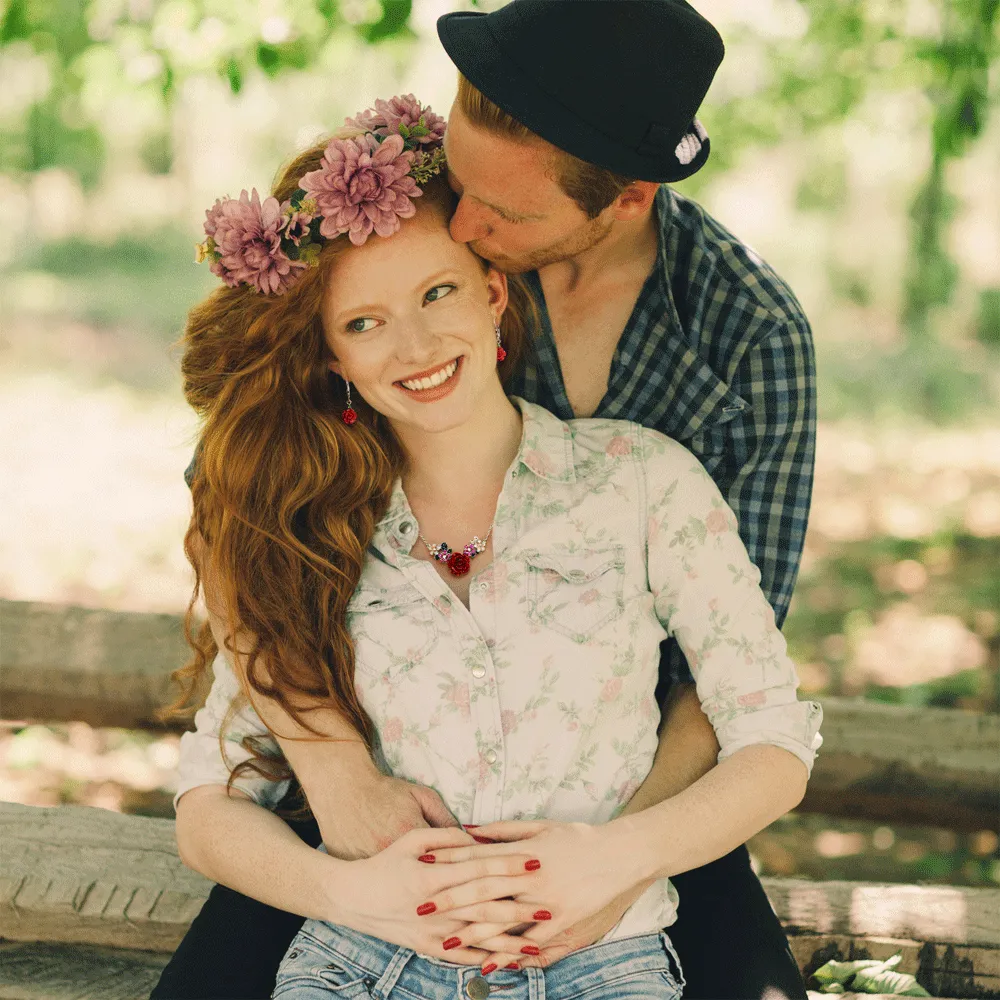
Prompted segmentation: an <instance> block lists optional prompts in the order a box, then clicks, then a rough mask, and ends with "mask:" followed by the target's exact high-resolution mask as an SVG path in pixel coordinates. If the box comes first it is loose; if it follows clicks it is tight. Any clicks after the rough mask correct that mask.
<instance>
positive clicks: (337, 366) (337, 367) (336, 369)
mask: <svg viewBox="0 0 1000 1000" xmlns="http://www.w3.org/2000/svg"><path fill="white" fill-rule="evenodd" d="M327 367H328V368H329V369H330V371H332V372H333V374H334V375H339V376H340V377H341V378H343V377H344V368H343V366H342V365H341V363H340V362H339V361H338V360H337V359H336V358H331V359H330V360H329V361H328V362H327Z"/></svg>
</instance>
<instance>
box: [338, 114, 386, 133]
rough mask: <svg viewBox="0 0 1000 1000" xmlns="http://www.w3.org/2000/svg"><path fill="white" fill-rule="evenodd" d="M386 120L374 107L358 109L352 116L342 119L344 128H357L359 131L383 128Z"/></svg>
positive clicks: (372, 130)
mask: <svg viewBox="0 0 1000 1000" xmlns="http://www.w3.org/2000/svg"><path fill="white" fill-rule="evenodd" d="M386 124H387V123H386V120H385V118H383V117H382V115H380V114H379V113H378V112H377V111H376V110H375V109H374V108H366V109H365V110H364V111H359V112H358V113H357V114H356V115H355V116H354V117H353V118H345V119H344V129H345V130H346V129H357V130H358V131H359V132H374V131H375V130H376V129H379V128H385V126H386Z"/></svg>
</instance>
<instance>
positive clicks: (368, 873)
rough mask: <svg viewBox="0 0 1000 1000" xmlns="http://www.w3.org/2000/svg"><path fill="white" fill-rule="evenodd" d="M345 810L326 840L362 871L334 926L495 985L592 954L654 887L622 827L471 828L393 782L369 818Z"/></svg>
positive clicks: (414, 788)
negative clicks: (583, 951) (526, 969)
mask: <svg viewBox="0 0 1000 1000" xmlns="http://www.w3.org/2000/svg"><path fill="white" fill-rule="evenodd" d="M356 804H359V803H356ZM344 806H345V802H344V800H343V799H341V800H340V802H339V808H338V810H337V813H338V816H337V820H336V822H335V823H333V824H329V825H330V833H331V834H332V836H330V837H328V836H327V835H326V833H327V831H326V830H325V829H324V831H323V832H324V841H325V843H326V846H327V851H328V852H329V853H330V854H331V855H333V856H335V857H339V858H341V859H352V860H353V863H352V865H351V866H350V869H349V872H348V877H347V882H346V884H345V883H339V890H338V893H339V894H340V895H341V897H342V898H339V899H332V900H331V911H332V912H333V914H334V916H333V917H332V919H333V920H334V922H339V923H344V924H347V925H348V926H351V927H354V928H355V929H356V930H360V931H363V932H364V933H367V934H371V935H373V936H376V937H381V938H383V939H385V940H388V941H392V942H393V943H396V944H400V945H403V946H405V947H409V948H413V949H414V950H415V951H418V952H420V953H422V954H427V955H434V956H436V957H439V958H443V959H446V960H447V961H450V962H456V963H459V964H464V965H480V966H481V967H482V970H483V972H484V973H486V974H488V973H489V972H492V971H493V970H494V969H496V968H503V967H507V968H512V967H515V964H516V966H517V967H523V966H526V965H536V966H547V965H551V964H552V963H553V962H555V961H557V960H558V959H560V958H562V957H564V956H565V955H567V954H569V953H570V952H572V951H575V950H577V949H578V948H582V947H585V946H587V945H589V944H593V943H594V942H595V941H597V940H599V939H600V938H602V937H603V936H604V935H605V934H606V933H607V932H608V931H609V930H611V928H612V927H614V925H615V924H616V923H617V922H618V921H619V920H620V919H621V916H622V914H623V913H624V912H625V910H627V909H628V907H629V906H631V904H632V903H633V902H634V901H635V900H636V899H638V897H639V896H640V895H641V894H642V892H643V891H644V890H645V889H646V887H647V886H648V885H650V884H651V881H652V880H650V879H646V878H644V877H643V875H642V873H641V872H640V871H638V869H637V868H636V862H635V857H634V855H635V852H634V851H632V850H630V849H629V845H628V844H627V842H626V838H627V830H626V828H625V827H624V826H623V824H622V823H620V822H619V821H612V822H611V823H607V824H603V825H600V826H593V825H590V824H586V823H560V822H553V821H548V820H539V821H525V822H502V823H492V824H490V825H488V826H482V827H478V828H474V829H473V828H468V829H463V828H462V827H460V826H458V825H457V824H456V822H455V820H454V818H453V817H452V816H451V813H450V812H449V811H448V810H447V808H446V807H445V806H444V804H443V802H441V799H440V798H439V796H438V795H437V793H436V792H434V791H433V790H432V789H430V788H427V787H425V786H421V785H415V784H412V783H410V782H407V781H403V780H401V779H397V778H390V777H386V776H380V777H379V779H378V780H377V781H376V782H374V783H373V784H372V785H370V786H369V789H368V794H366V795H365V796H364V807H363V811H362V810H352V811H351V814H350V815H348V814H347V811H345V809H344ZM317 818H318V819H320V826H321V829H323V827H324V824H323V822H322V818H321V817H320V816H317ZM477 838H478V839H477ZM485 840H488V841H492V843H484V842H483V841H485ZM345 888H346V889H347V893H346V898H343V894H344V890H345Z"/></svg>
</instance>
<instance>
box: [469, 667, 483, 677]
mask: <svg viewBox="0 0 1000 1000" xmlns="http://www.w3.org/2000/svg"><path fill="white" fill-rule="evenodd" d="M472 676H473V677H485V676H486V667H473V668H472Z"/></svg>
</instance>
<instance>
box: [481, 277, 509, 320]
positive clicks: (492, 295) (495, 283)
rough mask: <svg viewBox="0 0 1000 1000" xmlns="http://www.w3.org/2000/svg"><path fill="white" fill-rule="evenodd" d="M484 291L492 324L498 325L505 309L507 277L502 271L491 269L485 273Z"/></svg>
mask: <svg viewBox="0 0 1000 1000" xmlns="http://www.w3.org/2000/svg"><path fill="white" fill-rule="evenodd" d="M486 291H487V293H488V295H489V300H490V312H491V313H492V314H493V322H494V324H496V325H497V326H499V325H500V317H501V316H502V315H503V314H504V310H505V309H506V308H507V275H506V274H504V273H503V271H498V270H497V269H496V268H495V267H491V268H490V269H489V270H488V271H487V272H486Z"/></svg>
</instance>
